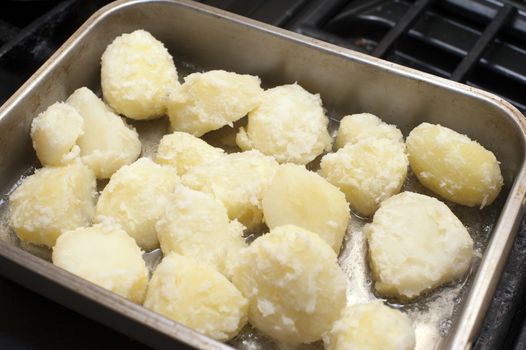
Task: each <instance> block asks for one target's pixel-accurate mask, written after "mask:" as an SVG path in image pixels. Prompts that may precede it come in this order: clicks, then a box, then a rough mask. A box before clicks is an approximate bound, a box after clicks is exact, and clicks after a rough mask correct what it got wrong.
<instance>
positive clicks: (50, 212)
mask: <svg viewBox="0 0 526 350" xmlns="http://www.w3.org/2000/svg"><path fill="white" fill-rule="evenodd" d="M95 193H96V179H95V175H94V174H93V172H92V171H91V170H90V169H88V167H86V166H85V165H84V164H82V163H80V162H75V163H73V164H70V165H67V166H62V167H50V168H42V169H38V170H36V171H35V173H34V174H33V175H31V176H29V177H27V178H26V179H24V181H23V182H22V184H21V185H20V186H19V187H18V188H17V189H16V190H15V191H14V192H13V193H12V194H11V196H10V197H9V210H10V219H11V224H12V226H13V228H14V230H15V232H16V234H17V236H18V237H19V238H20V239H21V240H23V241H26V242H29V243H33V244H38V245H45V246H48V247H53V245H54V244H55V241H56V239H57V237H58V236H60V234H61V233H63V232H65V231H69V230H73V229H75V228H77V227H80V226H88V225H90V224H91V219H92V217H93V214H94V213H95Z"/></svg>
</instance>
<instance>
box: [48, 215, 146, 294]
mask: <svg viewBox="0 0 526 350" xmlns="http://www.w3.org/2000/svg"><path fill="white" fill-rule="evenodd" d="M52 259H53V264H55V265H57V266H59V267H61V268H63V269H65V270H68V271H69V272H71V273H74V274H75V275H78V276H80V277H82V278H85V279H87V280H88V281H90V282H93V283H95V284H97V285H99V286H101V287H103V288H106V289H109V290H111V291H112V292H114V293H117V294H119V295H121V296H123V297H125V298H128V299H130V300H131V301H133V302H135V303H137V304H142V302H143V300H144V296H145V294H146V287H147V285H148V269H147V268H146V264H145V262H144V260H143V259H142V251H141V249H139V247H138V246H137V244H136V243H135V241H134V240H133V238H131V237H130V236H128V235H127V234H126V232H124V231H123V230H122V229H121V228H120V227H119V226H117V225H110V224H103V225H100V224H99V225H94V226H91V227H82V228H78V229H76V230H73V231H68V232H65V233H64V234H62V235H61V236H60V237H59V238H58V239H57V244H56V245H55V247H54V248H53V256H52Z"/></svg>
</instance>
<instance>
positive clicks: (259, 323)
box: [232, 225, 346, 345]
mask: <svg viewBox="0 0 526 350" xmlns="http://www.w3.org/2000/svg"><path fill="white" fill-rule="evenodd" d="M232 281H233V282H234V284H235V285H236V286H237V287H238V288H239V289H240V290H241V292H242V293H243V295H245V296H246V297H247V298H248V299H249V311H248V318H249V321H250V323H251V324H252V325H253V326H254V327H256V328H257V329H258V330H260V331H261V332H262V333H263V334H265V335H267V336H269V337H272V338H274V339H276V340H278V341H281V342H283V343H285V344H291V345H297V344H300V343H311V342H314V341H316V340H319V339H321V337H322V334H323V333H325V332H327V331H329V330H330V328H331V325H332V323H333V322H334V321H336V320H337V319H339V318H340V314H341V311H342V309H343V308H344V307H345V303H346V296H345V291H346V279H345V275H344V274H343V272H342V270H341V269H340V267H339V266H338V264H337V262H336V254H335V253H334V250H333V249H332V248H331V247H330V246H329V245H328V244H327V243H325V241H324V240H323V239H321V238H320V236H318V235H317V234H315V233H312V232H310V231H307V230H304V229H302V228H300V227H297V226H294V225H286V226H280V227H277V228H275V229H273V230H271V231H270V233H268V234H266V235H263V236H261V237H259V238H257V239H256V240H255V241H254V242H253V243H252V244H251V245H250V246H249V247H248V248H247V249H245V250H244V251H243V252H242V254H241V257H240V261H239V264H238V266H237V267H236V269H235V272H234V277H233V279H232Z"/></svg>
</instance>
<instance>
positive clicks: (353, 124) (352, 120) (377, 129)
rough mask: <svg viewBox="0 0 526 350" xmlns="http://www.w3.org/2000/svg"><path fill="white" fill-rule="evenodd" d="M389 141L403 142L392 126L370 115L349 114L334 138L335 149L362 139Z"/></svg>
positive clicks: (399, 132) (343, 119)
mask: <svg viewBox="0 0 526 350" xmlns="http://www.w3.org/2000/svg"><path fill="white" fill-rule="evenodd" d="M368 138H372V139H384V138H386V139H390V140H393V141H398V142H404V137H403V136H402V132H401V131H400V130H398V128H397V127H396V126H394V125H389V124H387V123H384V122H383V121H382V120H381V119H380V118H378V117H377V116H375V115H373V114H370V113H359V114H351V115H347V116H345V117H343V118H342V119H341V121H340V127H339V128H338V135H337V136H336V148H337V149H340V148H342V147H343V146H345V145H346V144H348V143H357V142H358V141H360V140H364V139H368Z"/></svg>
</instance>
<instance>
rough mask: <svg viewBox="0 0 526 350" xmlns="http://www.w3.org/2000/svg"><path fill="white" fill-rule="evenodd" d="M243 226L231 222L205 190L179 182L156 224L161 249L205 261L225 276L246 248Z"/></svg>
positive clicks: (165, 253)
mask: <svg viewBox="0 0 526 350" xmlns="http://www.w3.org/2000/svg"><path fill="white" fill-rule="evenodd" d="M243 229H244V227H243V225H241V224H240V223H239V222H237V221H235V220H234V221H230V220H229V219H228V214H227V211H226V209H225V207H224V206H223V204H222V203H221V202H219V201H218V200H216V199H214V198H213V197H212V196H211V195H209V194H207V193H202V192H198V191H194V190H192V189H189V188H187V187H185V186H182V185H178V186H176V188H175V191H174V193H173V194H172V195H170V196H169V197H168V202H167V203H166V204H165V209H164V211H163V214H162V216H161V218H160V220H159V222H158V223H157V235H158V237H159V242H160V243H161V250H162V252H163V254H164V255H165V256H166V255H168V254H169V253H171V252H175V253H177V254H179V255H184V256H189V257H192V258H195V259H197V260H199V261H201V262H203V263H207V264H209V265H210V266H212V267H213V268H214V269H216V270H218V271H219V272H221V273H223V274H224V275H225V276H228V277H230V276H231V275H232V268H233V265H234V264H235V263H236V261H237V259H238V257H239V253H240V251H241V250H242V249H243V248H245V247H246V244H245V240H244V239H243Z"/></svg>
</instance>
